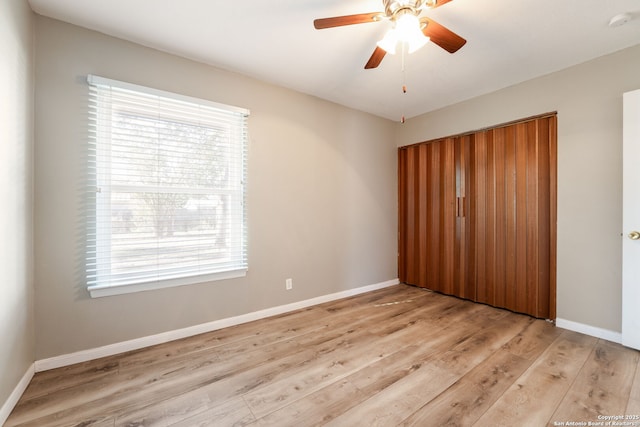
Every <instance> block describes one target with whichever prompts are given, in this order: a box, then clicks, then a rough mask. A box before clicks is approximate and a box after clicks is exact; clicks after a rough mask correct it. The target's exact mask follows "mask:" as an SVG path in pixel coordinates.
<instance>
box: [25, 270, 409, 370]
mask: <svg viewBox="0 0 640 427" xmlns="http://www.w3.org/2000/svg"><path fill="white" fill-rule="evenodd" d="M399 283H400V281H399V280H398V279H393V280H388V281H386V282H381V283H376V284H373V285H368V286H362V287H359V288H355V289H349V290H346V291H342V292H336V293H333V294H329V295H323V296H320V297H316V298H311V299H308V300H304V301H298V302H294V303H291V304H285V305H280V306H277V307H271V308H267V309H264V310H259V311H254V312H252V313H247V314H242V315H240V316H235V317H229V318H226V319H220V320H214V321H213V322H208V323H203V324H200V325H195V326H189V327H187V328H182V329H176V330H173V331H169V332H163V333H160V334H156V335H150V336H146V337H142V338H136V339H133V340H129V341H123V342H119V343H115V344H109V345H105V346H102V347H97V348H92V349H88V350H82V351H78V352H75V353H70V354H63V355H61V356H55V357H51V358H48V359H42V360H36V362H35V372H42V371H47V370H49V369H55V368H60V367H63V366H69V365H73V364H75V363H82V362H86V361H88V360H94V359H99V358H101V357H106V356H112V355H114V354H119V353H124V352H127V351H131V350H138V349H140V348H144V347H149V346H152V345H156V344H163V343H166V342H169V341H174V340H177V339H181V338H186V337H190V336H194V335H198V334H202V333H205V332H211V331H215V330H218V329H222V328H227V327H229V326H235V325H239V324H241V323H247V322H252V321H254V320H259V319H264V318H266V317H270V316H276V315H278V314H283V313H287V312H290V311H294V310H299V309H301V308H306V307H310V306H312V305H317V304H322V303H325V302H330V301H335V300H338V299H341V298H347V297H350V296H354V295H358V294H363V293H365V292H371V291H375V290H377V289H382V288H387V287H390V286H394V285H397V284H399Z"/></svg>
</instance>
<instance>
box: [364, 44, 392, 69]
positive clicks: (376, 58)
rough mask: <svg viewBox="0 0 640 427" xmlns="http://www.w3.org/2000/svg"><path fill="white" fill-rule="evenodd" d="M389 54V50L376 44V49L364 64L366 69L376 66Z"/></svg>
mask: <svg viewBox="0 0 640 427" xmlns="http://www.w3.org/2000/svg"><path fill="white" fill-rule="evenodd" d="M386 54H387V51H386V50H384V49H382V48H381V47H379V46H376V50H374V51H373V54H372V55H371V58H369V61H367V64H366V65H365V66H364V69H365V70H370V69H371V68H376V67H377V66H378V65H380V63H381V62H382V58H384V56H385V55H386Z"/></svg>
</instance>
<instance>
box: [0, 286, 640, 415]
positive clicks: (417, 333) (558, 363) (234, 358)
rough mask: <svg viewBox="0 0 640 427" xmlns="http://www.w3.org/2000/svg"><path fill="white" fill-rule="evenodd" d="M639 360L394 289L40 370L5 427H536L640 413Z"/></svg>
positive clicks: (486, 311)
mask: <svg viewBox="0 0 640 427" xmlns="http://www.w3.org/2000/svg"><path fill="white" fill-rule="evenodd" d="M638 354H639V353H638V352H637V351H635V350H630V349H625V348H622V347H620V346H617V345H614V344H611V343H607V342H604V341H599V340H597V339H595V338H591V337H587V336H584V335H581V334H577V333H574V332H569V331H563V330H561V329H557V328H555V327H554V326H553V325H552V324H550V323H548V322H545V321H541V320H535V319H532V318H530V317H527V316H523V315H519V314H514V313H512V312H509V311H506V310H499V309H494V308H492V307H489V306H486V305H482V304H475V303H471V302H469V301H465V300H461V299H458V298H455V297H449V296H445V295H442V294H439V293H436V292H432V291H426V290H423V289H420V288H415V287H410V286H404V285H399V286H394V287H391V288H386V289H381V290H378V291H374V292H370V293H367V294H362V295H357V296H354V297H350V298H347V299H343V300H338V301H332V302H328V303H325V304H320V305H317V306H314V307H309V308H305V309H302V310H298V311H295V312H292V313H285V314H282V315H279V316H274V317H271V318H268V319H263V320H260V321H256V322H251V323H247V324H243V325H237V326H234V327H231V328H226V329H221V330H218V331H213V332H210V333H206V334H202V335H198V336H194V337H189V338H185V339H182V340H176V341H173V342H171V343H165V344H160V345H157V346H153V347H150V348H146V349H141V350H137V351H133V352H128V353H124V354H121V355H116V356H110V357H107V358H103V359H100V360H95V361H91V362H85V363H81V364H77V365H73V366H69V367H65V368H60V369H56V370H51V371H47V372H41V373H38V374H36V375H35V376H34V378H33V380H32V382H31V384H30V385H29V387H28V388H27V391H26V392H25V394H24V395H23V396H22V398H21V399H20V401H19V402H18V404H17V405H16V407H15V409H14V411H13V412H12V413H11V415H10V416H9V418H8V419H7V421H6V423H5V427H17V426H20V427H32V426H37V427H60V426H63V427H71V426H74V427H79V426H94V427H115V426H118V427H124V426H127V427H134V426H162V427H168V426H173V425H176V426H194V425H195V426H201V425H202V426H206V425H215V426H227V425H249V426H254V427H256V426H278V427H283V426H285V427H286V426H296V427H300V426H310V425H326V424H329V425H336V426H341V427H342V426H345V425H367V426H368V425H384V426H388V425H391V426H393V425H398V424H400V423H403V424H404V425H426V426H431V425H438V426H440V425H472V424H473V425H478V426H483V425H491V426H497V425H514V423H517V425H535V426H538V425H545V424H546V423H547V422H549V421H550V420H551V419H552V416H554V417H555V416H558V417H562V418H566V417H577V416H581V415H580V414H582V412H580V411H585V410H588V411H591V412H589V413H594V414H596V413H605V411H607V412H608V411H613V410H614V409H615V410H618V411H623V410H626V411H627V412H626V413H627V414H629V413H632V412H635V413H638V412H640V377H639V374H638V372H636V371H637V370H638V364H639V363H640V362H639V361H638ZM625 405H626V409H625ZM621 408H622V409H621ZM556 410H557V412H556ZM598 411H599V412H598ZM565 421H566V420H565Z"/></svg>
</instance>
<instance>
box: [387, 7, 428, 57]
mask: <svg viewBox="0 0 640 427" xmlns="http://www.w3.org/2000/svg"><path fill="white" fill-rule="evenodd" d="M420 28H421V24H420V20H419V19H418V17H417V16H416V15H414V14H413V13H411V12H410V11H407V12H405V13H400V14H399V16H398V17H397V19H396V20H395V26H394V28H392V29H391V30H389V31H388V32H387V34H385V36H384V38H383V39H382V40H380V41H379V42H378V43H377V44H378V47H380V48H381V49H384V50H385V51H386V52H387V53H390V54H392V55H393V54H395V53H396V45H397V44H398V42H403V43H406V44H407V46H408V51H409V53H413V52H415V51H416V50H418V49H420V48H421V47H422V46H424V45H425V44H427V42H428V41H429V37H427V36H425V35H424V33H423V32H422V30H421V29H420Z"/></svg>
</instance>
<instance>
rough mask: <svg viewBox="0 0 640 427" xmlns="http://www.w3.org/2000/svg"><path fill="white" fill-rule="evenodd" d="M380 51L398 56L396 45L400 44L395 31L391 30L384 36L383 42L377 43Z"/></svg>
mask: <svg viewBox="0 0 640 427" xmlns="http://www.w3.org/2000/svg"><path fill="white" fill-rule="evenodd" d="M376 44H377V45H378V47H379V48H380V49H383V50H384V51H385V52H387V53H390V54H391V55H395V54H396V45H397V44H398V37H397V34H396V31H395V29H391V30H389V31H387V34H385V35H384V37H383V38H382V40H380V41H379V42H378V43H376Z"/></svg>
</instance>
